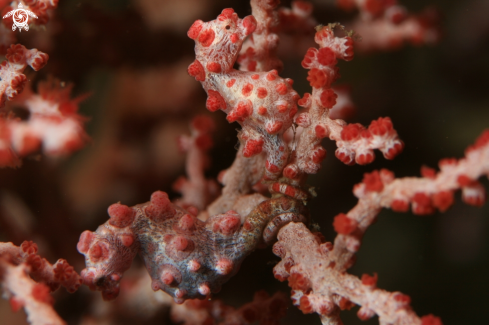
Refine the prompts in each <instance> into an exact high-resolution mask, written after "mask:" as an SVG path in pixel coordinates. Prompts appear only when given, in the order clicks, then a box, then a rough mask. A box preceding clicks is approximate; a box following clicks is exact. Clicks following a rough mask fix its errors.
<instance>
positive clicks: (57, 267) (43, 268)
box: [0, 241, 81, 325]
mask: <svg viewBox="0 0 489 325" xmlns="http://www.w3.org/2000/svg"><path fill="white" fill-rule="evenodd" d="M0 282H1V284H2V289H3V291H4V292H5V295H6V296H7V298H9V299H10V304H11V306H12V309H13V310H14V311H17V310H19V309H20V308H22V307H24V308H25V311H26V313H27V315H28V321H29V322H30V323H31V324H33V325H57V324H65V322H64V321H63V320H62V319H61V318H60V317H59V316H58V315H57V314H56V312H55V311H54V309H53V307H52V304H53V298H52V297H51V295H50V294H49V293H50V291H55V290H57V289H58V288H59V287H60V286H63V287H65V288H66V290H67V291H68V292H70V293H73V292H75V291H76V290H77V289H78V288H79V286H80V284H81V280H80V276H79V275H78V273H76V271H75V270H74V269H73V267H72V266H71V265H69V264H68V262H67V261H66V260H64V259H59V260H58V261H57V262H56V263H55V264H54V265H51V263H49V262H48V261H47V260H46V259H45V258H42V257H41V256H39V255H38V254H37V245H36V244H35V243H33V242H31V241H24V242H23V243H22V245H21V246H20V247H19V246H15V245H13V244H12V243H0Z"/></svg>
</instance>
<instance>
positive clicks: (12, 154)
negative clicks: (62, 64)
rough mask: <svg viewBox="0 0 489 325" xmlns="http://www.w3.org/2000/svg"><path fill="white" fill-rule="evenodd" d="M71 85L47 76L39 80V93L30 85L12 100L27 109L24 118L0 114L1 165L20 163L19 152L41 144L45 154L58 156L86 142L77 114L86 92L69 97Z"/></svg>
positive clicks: (79, 117) (25, 151) (27, 150)
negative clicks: (24, 91)
mask: <svg viewBox="0 0 489 325" xmlns="http://www.w3.org/2000/svg"><path fill="white" fill-rule="evenodd" d="M72 88H73V85H72V84H68V85H65V84H64V83H62V82H60V81H59V80H56V79H52V78H49V79H48V80H46V81H43V82H40V83H39V85H38V94H35V93H32V92H31V91H30V89H29V90H26V93H24V94H22V96H19V98H17V99H16V100H15V103H16V104H19V105H21V106H24V107H25V108H27V110H28V111H29V113H30V115H29V118H28V119H27V120H24V121H22V120H19V119H16V118H14V117H13V116H12V115H7V116H6V117H2V116H0V129H1V132H0V133H1V134H0V167H3V166H16V165H19V163H20V161H19V158H18V157H19V156H26V155H28V154H30V153H32V152H35V151H36V150H38V149H39V147H41V146H42V148H43V150H44V152H45V153H46V154H47V155H49V156H54V157H58V156H63V155H67V154H69V153H71V152H73V151H75V150H78V149H80V148H81V147H82V146H83V145H84V144H85V143H86V142H87V140H88V136H87V135H86V133H85V131H84V129H83V122H84V118H83V117H82V116H80V115H79V114H77V111H78V105H79V103H80V102H81V101H82V100H83V99H85V98H86V97H87V96H86V95H82V96H79V97H77V98H70V93H71V90H72Z"/></svg>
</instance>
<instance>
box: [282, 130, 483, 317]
mask: <svg viewBox="0 0 489 325" xmlns="http://www.w3.org/2000/svg"><path fill="white" fill-rule="evenodd" d="M440 169H441V171H440V172H439V173H436V172H435V170H433V169H428V168H423V169H422V173H423V176H424V177H423V178H414V177H412V178H401V179H395V178H394V174H393V173H392V172H390V171H387V170H381V171H380V172H378V171H374V172H372V173H370V174H365V177H364V179H363V182H362V183H360V184H358V185H357V186H355V188H354V193H355V195H356V196H357V197H358V198H359V201H358V203H357V205H356V206H355V207H354V208H353V209H351V210H350V211H349V212H348V213H347V214H339V215H338V216H336V217H335V220H334V224H333V225H334V228H335V230H336V231H337V232H338V235H337V237H336V239H335V240H334V245H333V244H332V243H330V242H325V241H324V237H322V235H320V234H313V233H311V232H310V231H309V230H308V229H307V228H306V227H305V226H304V225H302V224H293V223H290V224H288V225H286V226H284V227H283V228H282V229H281V230H280V232H279V235H278V239H279V241H278V242H277V243H276V244H275V245H274V247H273V251H274V253H275V254H276V255H277V256H279V257H281V258H282V261H281V262H280V263H279V264H278V265H277V266H276V267H275V268H274V274H275V277H276V278H278V279H279V280H281V281H284V280H286V279H288V281H289V286H291V287H292V290H293V292H292V298H293V300H294V304H295V305H297V306H298V307H299V308H300V309H301V310H302V311H303V312H304V313H312V312H316V313H318V314H320V315H321V317H322V321H323V323H326V324H341V320H340V319H339V311H340V309H341V310H343V309H349V307H351V306H352V305H351V303H352V302H353V303H354V304H357V305H360V306H361V308H360V310H359V311H358V317H359V318H361V319H369V318H371V317H373V316H375V315H376V314H377V315H378V316H379V321H380V323H381V324H423V325H425V324H431V323H430V322H435V321H436V322H435V324H441V321H440V320H439V319H438V318H437V317H434V316H432V315H428V316H424V317H421V318H419V317H418V316H416V314H415V313H414V312H413V311H412V310H411V308H410V306H409V303H410V298H409V297H408V296H406V295H404V294H401V293H399V292H394V293H389V292H386V291H384V290H381V289H377V288H376V282H377V275H374V276H373V277H372V276H369V275H363V276H362V279H361V280H360V279H358V278H356V277H355V276H352V275H349V274H346V273H345V271H346V270H347V269H348V268H349V267H350V266H351V265H352V264H353V262H354V255H353V254H354V253H355V252H357V251H358V249H359V248H360V243H361V238H362V236H363V234H364V233H365V231H366V230H367V228H368V227H369V226H370V225H371V224H372V222H373V221H374V220H375V218H376V217H377V215H378V214H379V212H380V210H381V209H382V208H383V207H386V208H389V207H390V208H392V209H393V210H396V211H406V210H407V209H409V204H411V207H412V210H413V212H414V213H415V214H429V213H433V212H435V209H438V210H440V211H442V212H443V211H445V210H446V209H448V208H449V207H450V206H451V204H452V203H453V192H454V191H455V190H457V189H462V197H463V200H464V201H465V202H467V203H469V204H473V205H478V206H479V205H481V204H483V203H484V201H485V196H486V195H485V191H484V188H483V187H482V185H480V183H478V182H477V179H478V178H479V177H481V176H484V175H485V176H489V130H486V131H485V132H484V133H483V134H482V135H481V136H480V137H479V139H477V141H476V142H475V144H474V145H472V146H470V147H469V148H468V149H467V151H466V156H465V158H463V159H460V160H456V159H443V160H441V161H440ZM302 247H309V248H310V249H308V250H304V249H302Z"/></svg>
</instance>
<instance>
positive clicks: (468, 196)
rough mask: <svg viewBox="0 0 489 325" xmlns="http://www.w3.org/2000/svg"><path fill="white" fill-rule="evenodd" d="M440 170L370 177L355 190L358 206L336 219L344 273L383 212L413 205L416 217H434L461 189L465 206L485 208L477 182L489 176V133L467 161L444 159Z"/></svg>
mask: <svg viewBox="0 0 489 325" xmlns="http://www.w3.org/2000/svg"><path fill="white" fill-rule="evenodd" d="M440 169H441V170H440V172H439V173H438V174H436V173H435V172H434V171H433V172H429V173H427V172H425V174H428V175H427V176H426V177H423V178H415V177H406V178H401V179H394V174H393V173H392V172H389V171H387V170H382V171H381V172H380V173H379V172H377V171H375V172H373V173H371V174H366V175H365V178H364V180H363V182H362V183H360V184H358V185H357V186H355V188H354V193H355V195H356V196H357V197H358V198H359V201H358V203H357V205H356V206H355V207H354V208H353V209H352V210H350V211H349V212H348V213H347V214H346V215H345V214H340V215H338V216H337V217H336V218H335V229H336V230H337V231H338V232H339V235H338V236H337V237H336V239H335V246H334V247H335V248H334V250H333V252H332V254H333V256H334V259H335V260H336V262H337V263H338V265H339V267H340V269H342V270H345V269H347V268H348V264H349V263H350V262H349V261H350V259H351V257H352V254H353V253H354V252H356V251H357V250H358V249H359V248H360V238H361V237H362V235H363V233H364V232H365V230H366V229H367V228H368V226H370V224H371V223H372V222H373V221H374V220H375V218H376V216H377V214H378V213H379V212H380V210H381V209H382V208H392V209H393V210H394V211H399V212H402V211H407V210H408V209H409V204H411V207H412V210H413V213H415V214H421V215H423V214H430V213H433V212H435V211H436V210H435V209H438V210H440V211H442V212H443V211H445V210H447V209H448V208H449V207H450V206H451V205H452V203H453V192H454V191H455V190H457V189H462V198H463V200H464V201H465V202H467V203H469V204H473V205H478V206H480V205H482V204H483V203H484V201H485V196H486V195H485V191H484V188H483V187H482V186H481V185H480V184H479V183H478V182H477V179H478V178H479V177H481V176H483V175H486V176H489V130H486V131H485V132H484V133H483V134H482V135H481V136H480V137H479V138H478V139H477V141H476V142H475V144H474V145H472V146H470V147H469V148H468V149H467V150H466V155H465V158H462V159H460V160H458V161H457V160H456V159H442V160H441V161H440Z"/></svg>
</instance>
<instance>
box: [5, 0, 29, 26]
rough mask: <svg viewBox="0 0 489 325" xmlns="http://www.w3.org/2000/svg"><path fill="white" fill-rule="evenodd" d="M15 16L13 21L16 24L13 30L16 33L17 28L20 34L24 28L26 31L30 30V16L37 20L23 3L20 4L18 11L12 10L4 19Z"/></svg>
mask: <svg viewBox="0 0 489 325" xmlns="http://www.w3.org/2000/svg"><path fill="white" fill-rule="evenodd" d="M10 16H13V17H12V19H13V21H14V24H13V25H12V30H13V31H15V29H16V28H18V29H19V32H22V28H24V29H25V30H26V31H28V30H29V16H31V17H34V18H36V19H37V16H36V15H35V14H34V13H33V12H32V11H29V10H27V9H24V6H23V5H22V3H19V7H18V8H17V9H13V10H10V11H9V12H7V14H6V15H5V16H3V19H5V18H8V17H10Z"/></svg>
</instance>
